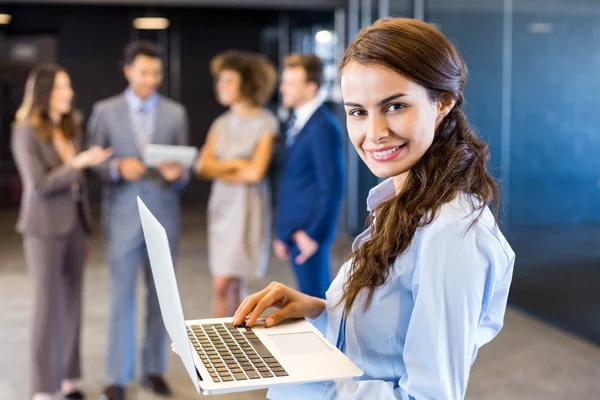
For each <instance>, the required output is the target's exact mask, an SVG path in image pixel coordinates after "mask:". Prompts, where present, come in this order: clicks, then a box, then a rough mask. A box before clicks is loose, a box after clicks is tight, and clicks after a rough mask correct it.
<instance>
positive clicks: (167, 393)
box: [142, 375, 173, 397]
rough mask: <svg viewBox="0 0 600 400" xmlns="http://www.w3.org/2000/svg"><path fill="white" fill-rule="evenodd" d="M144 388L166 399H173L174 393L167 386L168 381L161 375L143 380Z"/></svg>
mask: <svg viewBox="0 0 600 400" xmlns="http://www.w3.org/2000/svg"><path fill="white" fill-rule="evenodd" d="M142 387H143V388H145V389H147V390H151V391H152V392H154V394H157V395H159V396H164V397H171V395H172V394H173V392H172V391H171V388H170V387H169V385H168V384H167V381H165V379H164V378H163V377H162V376H160V375H146V376H144V378H142Z"/></svg>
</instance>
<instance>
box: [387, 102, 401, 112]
mask: <svg viewBox="0 0 600 400" xmlns="http://www.w3.org/2000/svg"><path fill="white" fill-rule="evenodd" d="M403 108H406V106H405V105H404V104H400V103H397V104H390V105H389V106H388V108H387V110H386V111H398V110H401V109H403Z"/></svg>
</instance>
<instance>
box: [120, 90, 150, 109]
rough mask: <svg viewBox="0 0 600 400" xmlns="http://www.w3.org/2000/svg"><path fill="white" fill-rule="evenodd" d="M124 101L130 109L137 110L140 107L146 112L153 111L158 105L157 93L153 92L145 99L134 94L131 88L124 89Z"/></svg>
mask: <svg viewBox="0 0 600 400" xmlns="http://www.w3.org/2000/svg"><path fill="white" fill-rule="evenodd" d="M125 101H127V104H128V105H129V107H131V109H132V110H135V111H139V110H141V109H142V108H143V109H144V111H146V112H153V111H154V110H155V109H156V106H157V105H158V93H153V94H152V95H150V97H148V98H147V99H145V100H142V99H141V98H140V97H139V96H138V95H136V94H135V93H134V92H133V90H132V89H131V88H127V90H125Z"/></svg>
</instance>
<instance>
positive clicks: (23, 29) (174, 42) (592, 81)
mask: <svg viewBox="0 0 600 400" xmlns="http://www.w3.org/2000/svg"><path fill="white" fill-rule="evenodd" d="M388 16H397V17H410V18H417V19H421V20H425V21H427V22H430V23H432V24H435V26H437V27H438V28H439V29H440V30H441V31H442V32H443V33H444V34H445V35H446V36H448V37H449V38H450V39H451V40H452V42H453V43H454V44H455V45H456V46H457V47H458V49H459V50H460V52H461V53H462V55H463V57H464V58H465V60H466V63H467V65H468V67H469V74H470V78H469V81H468V83H467V87H466V99H467V104H466V113H467V116H468V118H469V120H470V122H471V123H472V125H474V126H475V127H476V129H477V131H478V132H479V134H480V135H481V137H482V138H484V139H485V140H486V141H487V142H488V143H489V145H490V148H491V161H490V168H491V170H492V171H493V174H494V176H495V177H496V178H497V179H498V181H499V182H500V185H501V190H502V192H501V194H502V204H501V209H500V210H499V211H500V217H501V228H502V230H503V232H504V234H505V235H506V237H507V239H508V240H509V242H510V243H511V245H512V246H513V248H514V250H515V252H516V255H517V257H516V266H515V275H514V280H513V284H512V288H511V294H510V298H509V302H510V306H511V309H513V310H515V312H517V313H518V314H519V315H522V316H523V317H522V318H526V319H527V320H529V319H533V320H534V321H536V322H535V323H540V324H541V325H540V326H542V327H548V329H551V330H552V332H555V331H554V329H557V330H556V332H560V334H561V335H563V334H564V335H565V338H568V339H565V340H574V341H576V342H577V343H585V345H582V346H589V347H577V351H576V353H577V355H576V356H573V357H579V356H580V353H582V352H583V353H586V356H588V357H591V358H590V359H589V360H587V361H586V362H589V364H585V365H586V368H585V371H586V372H587V374H588V375H587V376H588V377H589V381H586V382H588V383H587V384H588V385H589V387H587V388H586V390H587V391H586V392H585V393H590V394H592V397H577V395H573V397H560V396H561V395H559V394H558V393H563V394H564V393H566V392H561V391H560V390H559V389H556V390H557V391H554V392H553V391H549V390H547V387H546V388H545V389H543V387H544V386H547V385H554V383H552V382H545V381H544V379H545V378H544V374H542V373H541V372H540V373H539V375H535V373H533V375H532V376H531V379H538V382H537V383H536V385H534V386H535V387H533V388H529V389H524V387H523V388H522V389H523V390H525V392H524V393H527V395H526V396H525V395H524V397H514V398H523V399H525V398H527V399H542V398H543V399H558V398H561V399H562V398H573V399H579V398H581V399H584V398H585V399H590V400H591V399H593V398H596V399H597V398H600V350H599V349H598V346H599V345H600V289H599V288H600V156H599V154H600V112H598V110H599V109H600V97H599V96H598V93H600V47H599V45H598V44H599V43H600V2H599V1H594V0H169V1H159V0H154V1H141V0H140V1H137V0H128V1H116V0H115V1H113V0H45V1H40V0H38V1H28V0H23V1H16V0H15V1H3V2H2V3H0V22H5V23H4V24H2V25H0V207H1V210H0V215H1V218H2V223H1V226H2V229H1V232H0V233H1V235H2V237H1V239H0V243H1V244H0V247H1V248H2V251H1V252H0V260H1V261H2V262H0V287H4V288H5V289H6V290H4V293H2V292H3V291H2V290H0V299H2V300H1V301H0V303H1V304H2V305H1V306H0V307H1V309H2V310H3V312H2V313H0V332H2V333H0V339H2V340H0V359H2V360H0V365H2V368H0V399H4V398H5V397H3V390H5V391H6V392H5V393H21V392H19V390H20V389H15V388H14V387H13V386H14V381H11V380H10V379H6V380H4V378H3V377H2V375H4V371H8V370H9V369H10V365H11V364H10V363H9V362H8V359H6V358H5V356H4V355H5V354H8V353H9V352H10V351H14V350H9V347H8V343H9V342H10V341H9V340H4V339H5V338H12V339H11V340H13V341H14V343H18V339H19V338H17V337H15V335H11V334H10V333H9V331H11V329H12V324H13V323H14V321H15V320H17V321H20V322H21V323H23V321H24V320H26V318H27V316H26V315H20V314H18V315H17V312H16V311H14V310H15V308H13V306H14V307H18V305H19V304H21V303H18V302H17V303H14V302H13V301H14V297H13V295H14V294H15V293H16V292H15V291H11V290H9V288H8V286H10V284H9V283H7V282H14V281H17V280H18V281H19V282H24V283H23V285H24V286H23V290H26V288H27V286H26V282H27V281H26V271H25V269H24V268H25V267H24V263H23V261H22V259H20V258H19V257H21V248H20V238H19V236H18V235H17V234H16V233H14V229H13V228H14V221H15V219H16V211H17V210H18V206H19V199H20V190H21V187H20V181H19V177H18V174H17V172H16V169H15V165H14V163H13V160H12V156H11V152H10V129H11V124H12V122H13V119H14V114H15V111H16V109H17V108H18V106H19V104H20V102H21V99H22V95H23V89H24V82H25V78H26V76H27V73H28V72H29V70H30V69H31V67H32V66H33V65H35V64H36V63H40V62H58V63H60V64H62V65H64V66H65V67H66V68H67V69H68V71H69V72H70V74H71V77H72V80H73V84H74V89H75V93H76V107H77V108H78V109H80V110H81V111H82V112H83V114H84V115H85V116H89V114H90V112H91V106H92V104H93V103H94V102H95V101H97V100H99V99H102V98H106V97H109V96H111V95H114V94H116V93H118V92H120V91H122V90H123V89H124V87H125V84H126V83H125V80H124V77H123V74H122V70H121V66H120V64H119V63H120V59H121V53H122V49H123V47H124V46H125V45H126V44H127V43H128V42H130V41H131V40H134V39H138V38H145V39H150V40H154V41H156V42H158V43H159V44H160V45H161V46H162V47H163V48H164V49H165V50H166V60H165V61H166V63H165V66H166V70H165V81H164V83H163V85H162V88H161V91H162V92H163V93H164V94H166V95H168V96H169V97H172V98H174V99H176V100H178V101H180V102H182V103H183V104H184V105H185V106H186V107H187V109H188V112H189V116H190V127H191V129H190V132H191V143H192V145H194V146H201V145H202V144H203V143H204V140H205V138H206V133H207V130H208V127H209V125H210V123H211V122H212V121H213V120H214V118H215V117H216V116H217V115H218V114H219V113H220V112H222V111H223V109H222V108H221V107H220V106H219V105H218V104H217V102H216V101H215V98H214V90H213V81H212V77H211V76H210V73H209V60H210V59H211V58H212V57H213V56H214V55H215V54H216V53H218V52H220V51H222V50H226V49H244V50H250V51H256V52H262V53H265V54H266V55H267V56H268V57H269V58H270V59H271V61H272V62H274V63H275V64H276V65H277V66H278V67H279V68H280V69H281V67H282V61H283V59H284V57H285V56H286V55H288V54H290V53H292V52H316V53H317V54H318V55H319V56H321V58H322V59H323V60H324V62H325V64H326V83H325V85H324V90H325V92H326V98H327V103H328V105H329V106H330V107H331V108H332V109H333V110H334V111H335V112H336V114H337V115H338V116H339V120H340V124H341V125H342V126H344V124H345V122H344V120H345V116H344V112H343V109H342V107H341V105H340V101H341V99H340V93H339V88H338V81H337V64H338V62H339V60H340V58H341V56H342V55H343V51H344V49H345V46H346V45H347V44H348V43H349V41H350V40H351V39H352V38H353V37H354V36H355V35H356V33H357V32H358V31H359V29H360V28H361V27H364V26H367V25H369V24H371V23H372V22H374V21H375V20H377V19H378V18H382V17H388ZM140 17H162V18H166V19H167V20H168V23H169V24H168V27H166V28H165V29H153V30H147V29H138V28H136V26H135V25H136V21H139V20H137V19H138V18H140ZM138 27H139V25H138ZM278 101H279V99H278V94H277V93H276V94H275V95H274V97H273V99H272V101H271V103H270V104H269V107H270V108H271V109H273V110H274V111H276V112H277V113H278V115H280V116H281V118H282V119H285V116H286V114H285V110H282V109H280V108H279V106H278ZM346 165H347V182H346V189H345V199H344V204H343V212H342V215H341V218H340V224H339V230H340V238H341V239H340V240H341V241H343V240H344V238H352V237H353V236H354V235H356V234H358V233H359V232H360V231H362V229H363V227H364V224H365V218H366V216H367V212H366V207H365V199H366V196H367V194H368V191H369V189H370V188H371V187H373V186H374V185H375V184H377V178H376V177H374V176H373V175H372V174H371V173H370V171H369V170H368V169H367V168H366V166H364V165H363V164H362V162H361V161H360V160H359V159H358V157H357V155H356V154H355V152H354V150H353V148H352V147H351V144H350V143H349V142H348V143H347V146H346ZM209 190H210V184H209V183H207V182H202V181H198V180H196V181H193V182H192V183H191V184H190V185H189V187H188V188H187V190H186V191H185V193H184V196H183V202H184V204H185V206H184V209H185V213H186V215H190V216H191V219H192V220H193V221H196V222H192V223H191V224H193V225H197V226H195V227H194V228H193V229H192V228H190V229H191V231H193V232H197V231H200V233H198V235H200V236H199V237H203V236H202V235H204V233H202V232H201V231H202V230H203V229H204V226H203V222H202V221H203V217H202V215H201V214H202V213H203V212H204V210H205V207H206V199H207V197H208V192H209ZM92 198H93V200H94V201H95V202H96V203H97V202H98V201H99V185H98V184H97V183H96V184H95V185H94V187H93V191H92ZM96 214H97V213H96ZM194 218H195V219H194ZM186 219H187V218H186ZM96 235H97V236H98V237H99V238H98V243H100V246H101V233H100V232H96ZM198 240H199V241H201V239H198ZM191 241H193V240H192V239H190V242H191ZM186 243H187V242H184V243H183V246H184V249H183V250H182V251H183V252H185V251H187V247H186V246H188V245H187V244H186ZM189 246H190V247H191V245H189ZM190 251H191V250H190ZM342 253H343V252H342ZM343 256H344V254H341V255H340V257H343ZM94 259H95V260H96V261H97V263H98V268H101V265H102V263H103V253H102V250H100V251H97V252H95V256H94ZM279 268H285V266H282V265H280V266H279ZM3 280H4V282H5V283H4V285H3V284H2V281H3ZM202 287H206V288H210V286H209V285H208V284H206V285H205V286H202ZM207 290H209V289H207ZM19 294H21V295H22V293H21V291H19ZM206 298H209V296H207V297H206ZM22 301H24V302H26V299H23V300H22ZM21 305H22V304H21ZM204 307H205V308H208V305H204ZM20 310H23V312H25V311H26V310H27V309H26V308H20ZM186 311H187V308H186ZM519 318H521V317H519ZM515 321H516V322H515V323H519V322H520V321H523V320H521V319H517V320H515ZM540 329H542V328H540ZM544 329H545V328H544ZM542 330H543V329H542ZM23 332H24V331H23ZM100 334H104V331H101V332H100ZM553 334H554V333H553ZM557 334H558V333H557ZM21 342H22V339H21ZM507 343H508V342H507ZM531 345H532V346H534V345H535V340H534V341H532V342H531ZM5 346H7V347H5ZM575 346H579V344H577V345H575ZM21 347H22V348H23V349H25V348H26V344H25V343H23V344H22V345H21ZM583 349H585V350H583ZM95 351H96V352H98V354H103V353H102V351H103V349H97V350H95ZM498 351H499V353H498V354H510V353H511V352H513V351H515V347H512V346H511V348H507V349H505V350H504V352H503V351H500V350H498ZM547 351H549V352H552V348H549V349H548V350H547ZM85 354H86V352H85V350H84V357H86V356H85ZM15 357H16V355H15ZM561 357H563V356H561ZM564 357H568V356H566V355H565V356H564ZM23 358H25V357H23ZM563 361H564V362H565V363H566V365H569V360H568V359H564V360H563ZM11 362H12V361H11ZM573 362H574V363H576V362H575V361H573ZM582 362H583V361H582ZM173 363H175V362H173ZM19 365H20V364H19ZM476 365H477V363H476ZM540 368H541V369H543V366H541V365H540V366H538V367H536V370H537V371H538V372H539V369H540ZM93 374H94V372H93V371H90V372H89V373H88V375H93ZM95 374H96V375H98V377H95V378H94V379H100V380H101V378H102V370H100V371H99V372H97V373H95ZM7 375H10V374H9V373H8V372H7ZM16 375H17V374H16V372H15V374H14V376H16ZM492 375H493V373H492V372H490V376H492ZM477 376H479V377H480V378H481V377H483V375H477ZM486 376H487V375H486ZM11 379H12V378H11ZM490 379H491V378H490ZM507 379H508V378H507ZM6 382H7V383H6ZM182 382H184V381H183V380H182ZM506 382H508V384H510V383H511V382H519V384H520V385H524V384H523V382H522V380H520V379H518V378H517V377H515V378H514V380H513V381H511V380H510V379H508V380H507V381H506ZM11 385H13V386H11ZM478 385H480V387H481V389H477V390H481V391H480V392H477V393H481V394H480V395H478V396H477V397H473V396H472V397H471V398H473V399H475V398H478V399H495V398H507V397H494V396H495V394H494V393H489V392H487V391H486V390H484V387H485V385H486V382H484V381H478ZM478 387H479V386H478ZM527 390H529V391H527ZM569 393H579V392H569ZM581 393H583V392H581ZM593 394H595V396H594V395H593ZM538 395H539V396H538ZM554 395H556V396H555V397H553V396H554ZM240 396H243V395H240ZM582 396H583V395H582ZM6 398H7V399H8V398H9V397H6ZM10 398H11V399H12V397H10ZM14 398H20V397H14ZM182 398H187V397H182ZM190 398H191V397H190ZM232 398H234V397H232ZM235 398H237V397H235ZM240 398H250V397H240Z"/></svg>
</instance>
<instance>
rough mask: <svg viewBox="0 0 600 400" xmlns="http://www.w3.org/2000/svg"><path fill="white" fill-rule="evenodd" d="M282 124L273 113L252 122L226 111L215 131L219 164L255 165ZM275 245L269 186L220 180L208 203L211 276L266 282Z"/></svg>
mask: <svg viewBox="0 0 600 400" xmlns="http://www.w3.org/2000/svg"><path fill="white" fill-rule="evenodd" d="M277 131H278V123H277V118H276V117H275V115H274V114H273V113H272V112H270V111H268V110H264V109H263V110H261V111H260V113H259V114H258V115H256V116H254V117H251V118H240V117H236V116H235V115H233V113H232V112H231V111H227V112H225V113H224V114H222V115H221V116H220V117H218V118H217V119H216V120H215V122H213V124H212V126H211V132H215V134H216V137H217V138H216V143H215V150H214V151H215V156H216V157H217V158H218V159H220V160H231V159H235V158H245V159H250V158H251V157H252V155H253V153H254V150H255V148H256V146H257V144H258V142H259V141H260V140H261V138H262V137H263V136H265V135H272V134H276V133H277ZM270 243H271V201H270V192H269V184H268V181H267V180H266V178H265V180H263V181H262V182H260V183H259V184H246V183H225V182H222V181H220V180H215V181H214V183H213V186H212V189H211V193H210V198H209V201H208V263H209V267H210V271H211V273H212V275H213V276H214V275H216V276H230V277H240V278H256V277H262V276H264V274H265V272H266V267H267V261H268V258H269V250H270Z"/></svg>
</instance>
